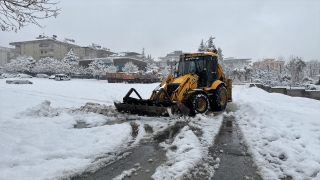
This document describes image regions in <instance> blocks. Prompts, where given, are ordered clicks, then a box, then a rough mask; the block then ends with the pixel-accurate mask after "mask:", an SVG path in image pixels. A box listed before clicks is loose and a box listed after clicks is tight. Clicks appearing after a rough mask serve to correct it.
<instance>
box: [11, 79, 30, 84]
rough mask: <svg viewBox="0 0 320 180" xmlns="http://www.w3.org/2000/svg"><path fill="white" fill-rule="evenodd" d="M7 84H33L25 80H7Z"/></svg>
mask: <svg viewBox="0 0 320 180" xmlns="http://www.w3.org/2000/svg"><path fill="white" fill-rule="evenodd" d="M6 83H7V84H33V83H32V82H31V81H29V80H26V79H9V80H6Z"/></svg>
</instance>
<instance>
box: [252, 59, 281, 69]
mask: <svg viewBox="0 0 320 180" xmlns="http://www.w3.org/2000/svg"><path fill="white" fill-rule="evenodd" d="M284 64H285V61H281V60H278V61H276V60H275V59H274V58H268V59H264V60H263V61H257V62H254V63H253V68H254V69H264V70H268V71H274V70H279V71H280V72H281V71H282V70H283V68H284Z"/></svg>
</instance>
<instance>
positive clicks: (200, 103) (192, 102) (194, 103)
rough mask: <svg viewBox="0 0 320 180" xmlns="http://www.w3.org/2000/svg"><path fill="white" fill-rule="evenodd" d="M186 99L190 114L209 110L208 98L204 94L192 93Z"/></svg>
mask: <svg viewBox="0 0 320 180" xmlns="http://www.w3.org/2000/svg"><path fill="white" fill-rule="evenodd" d="M188 101H189V103H188V104H189V108H190V115H195V114H202V113H206V112H207V111H208V110H209V98H208V96H207V95H205V94H192V95H190V97H189V99H188Z"/></svg>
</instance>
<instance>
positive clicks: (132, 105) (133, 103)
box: [114, 88, 190, 117]
mask: <svg viewBox="0 0 320 180" xmlns="http://www.w3.org/2000/svg"><path fill="white" fill-rule="evenodd" d="M132 92H135V93H136V94H137V96H138V97H139V99H137V98H132V97H129V96H130V95H131V93H132ZM163 92H164V91H163V89H162V90H160V91H159V92H158V93H160V94H161V93H163ZM156 97H157V98H158V97H159V95H157V96H156ZM114 105H115V106H116V108H117V110H118V111H119V112H125V113H131V114H138V115H141V116H165V117H168V116H170V115H171V114H174V113H176V112H177V111H178V110H180V111H181V112H182V113H183V114H184V115H188V114H189V111H190V110H189V108H187V107H186V106H185V105H184V104H182V103H180V102H174V101H171V100H170V98H169V99H166V100H164V99H161V100H159V99H155V100H150V99H142V98H141V96H140V94H139V93H138V92H137V91H136V90H135V89H134V88H131V89H130V90H129V92H128V93H127V95H126V96H125V97H124V98H123V102H114Z"/></svg>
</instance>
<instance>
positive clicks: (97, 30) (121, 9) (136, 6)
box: [0, 0, 320, 61]
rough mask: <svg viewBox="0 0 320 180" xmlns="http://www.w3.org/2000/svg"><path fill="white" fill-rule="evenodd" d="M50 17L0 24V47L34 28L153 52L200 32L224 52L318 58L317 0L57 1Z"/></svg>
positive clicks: (178, 45) (189, 45) (185, 45)
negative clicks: (16, 27)
mask: <svg viewBox="0 0 320 180" xmlns="http://www.w3.org/2000/svg"><path fill="white" fill-rule="evenodd" d="M58 6H59V7H62V10H61V13H60V14H59V16H58V17H57V18H50V19H45V20H41V21H39V23H40V24H41V25H45V26H46V27H45V28H44V29H41V28H39V27H38V26H35V25H28V26H27V27H24V28H23V29H22V30H20V31H18V33H15V32H3V31H0V46H5V47H9V42H16V41H27V40H31V39H34V38H35V37H36V36H38V35H39V34H42V33H45V34H46V35H48V36H52V35H53V34H55V35H57V36H58V39H59V38H60V39H63V38H70V39H74V40H76V44H78V45H81V46H87V45H90V44H91V43H96V44H99V45H101V46H103V47H107V48H110V49H111V51H113V52H123V51H134V52H138V53H141V52H142V48H143V47H144V48H145V53H146V54H151V55H152V57H154V58H155V59H157V58H158V57H160V56H165V55H166V54H168V53H170V52H173V51H174V50H182V51H184V52H192V51H196V50H197V49H198V46H199V44H200V42H201V39H204V41H207V40H208V38H209V37H210V36H213V37H216V39H215V40H214V43H215V45H216V46H217V47H220V48H221V49H222V50H223V54H224V57H236V58H252V59H253V60H258V59H260V60H261V59H262V58H277V57H278V56H284V57H285V58H288V57H289V56H290V55H298V56H302V57H303V59H304V60H305V61H309V60H312V59H318V60H320V1H319V0H307V1H302V0H301V1H284V0H282V1H267V0H265V1H263V0H257V1H253V0H247V1H244V0H242V1H230V0H226V1H222V0H221V1H213V0H207V1H204V0H203V1H196V0H189V1H188V0H186V1H179V0H171V1H169V0H168V1H166V0H145V1H143V0H130V1H129V0H117V1H116V0H113V1H112V0H60V3H59V5H58Z"/></svg>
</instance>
